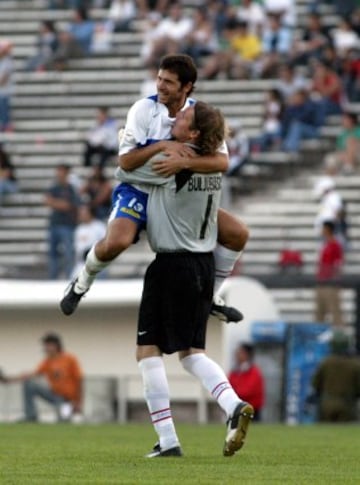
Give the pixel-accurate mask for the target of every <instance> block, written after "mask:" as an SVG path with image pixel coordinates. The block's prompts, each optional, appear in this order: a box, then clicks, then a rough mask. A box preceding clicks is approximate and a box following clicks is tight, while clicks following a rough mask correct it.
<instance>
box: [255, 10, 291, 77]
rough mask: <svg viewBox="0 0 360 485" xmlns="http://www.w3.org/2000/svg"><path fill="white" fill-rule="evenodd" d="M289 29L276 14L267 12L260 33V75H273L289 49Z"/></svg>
mask: <svg viewBox="0 0 360 485" xmlns="http://www.w3.org/2000/svg"><path fill="white" fill-rule="evenodd" d="M291 37H292V35H291V31H290V30H289V28H288V27H286V26H284V25H282V24H281V20H280V17H279V16H278V15H273V14H269V15H268V24H267V26H266V27H265V29H264V31H263V35H262V52H263V55H262V58H261V61H260V63H259V70H260V74H261V76H262V77H266V78H268V77H274V76H275V74H276V70H277V68H278V67H279V65H280V64H281V63H283V62H284V61H285V60H286V58H287V56H288V54H289V52H290V49H291Z"/></svg>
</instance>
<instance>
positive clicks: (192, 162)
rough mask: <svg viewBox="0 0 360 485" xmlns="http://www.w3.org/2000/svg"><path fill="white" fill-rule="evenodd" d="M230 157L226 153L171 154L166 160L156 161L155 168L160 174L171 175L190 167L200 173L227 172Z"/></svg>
mask: <svg viewBox="0 0 360 485" xmlns="http://www.w3.org/2000/svg"><path fill="white" fill-rule="evenodd" d="M228 166H229V159H228V156H227V155H226V154H225V153H220V152H218V153H216V154H215V155H202V156H194V157H191V158H189V157H188V156H179V155H170V156H168V157H167V158H165V159H164V160H159V161H156V162H154V164H153V170H154V171H155V172H157V173H158V174H159V175H162V176H164V177H170V176H171V175H174V174H176V173H178V172H180V171H181V170H184V169H188V170H192V171H193V172H198V173H213V172H226V170H227V169H228Z"/></svg>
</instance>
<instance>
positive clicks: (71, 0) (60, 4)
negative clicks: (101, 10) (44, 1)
mask: <svg viewBox="0 0 360 485" xmlns="http://www.w3.org/2000/svg"><path fill="white" fill-rule="evenodd" d="M48 3H49V8H50V9H67V8H71V9H76V8H89V7H90V6H91V0H48Z"/></svg>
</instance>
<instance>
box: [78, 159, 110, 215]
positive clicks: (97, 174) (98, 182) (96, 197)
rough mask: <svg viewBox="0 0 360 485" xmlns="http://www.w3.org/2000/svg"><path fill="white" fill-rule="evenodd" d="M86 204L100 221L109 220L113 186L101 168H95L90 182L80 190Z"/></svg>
mask: <svg viewBox="0 0 360 485" xmlns="http://www.w3.org/2000/svg"><path fill="white" fill-rule="evenodd" d="M80 193H81V196H82V198H83V200H84V201H85V203H86V204H87V205H88V206H89V207H90V209H91V210H92V211H93V213H94V215H95V217H96V218H97V219H100V220H104V219H107V218H108V216H109V215H110V209H111V194H112V185H111V183H110V182H109V180H108V179H107V178H106V177H105V175H104V174H103V172H102V169H101V168H100V167H94V168H93V172H92V174H91V176H90V177H89V179H88V181H87V182H86V183H85V185H84V186H83V187H82V188H81V190H80Z"/></svg>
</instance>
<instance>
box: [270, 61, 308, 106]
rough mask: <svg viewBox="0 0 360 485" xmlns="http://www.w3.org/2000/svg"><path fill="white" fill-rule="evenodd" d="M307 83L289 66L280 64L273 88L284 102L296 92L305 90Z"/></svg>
mask: <svg viewBox="0 0 360 485" xmlns="http://www.w3.org/2000/svg"><path fill="white" fill-rule="evenodd" d="M308 86H309V82H308V81H307V80H306V79H305V78H304V77H303V76H301V75H300V74H298V73H297V72H296V69H295V67H294V66H292V65H291V64H289V63H287V64H282V65H281V66H280V67H279V71H278V80H277V81H276V83H275V88H276V89H278V90H279V91H280V93H281V96H282V98H283V100H284V101H287V100H288V99H290V98H291V97H292V96H293V95H294V94H295V93H296V92H297V91H299V90H301V89H307V88H308Z"/></svg>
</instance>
